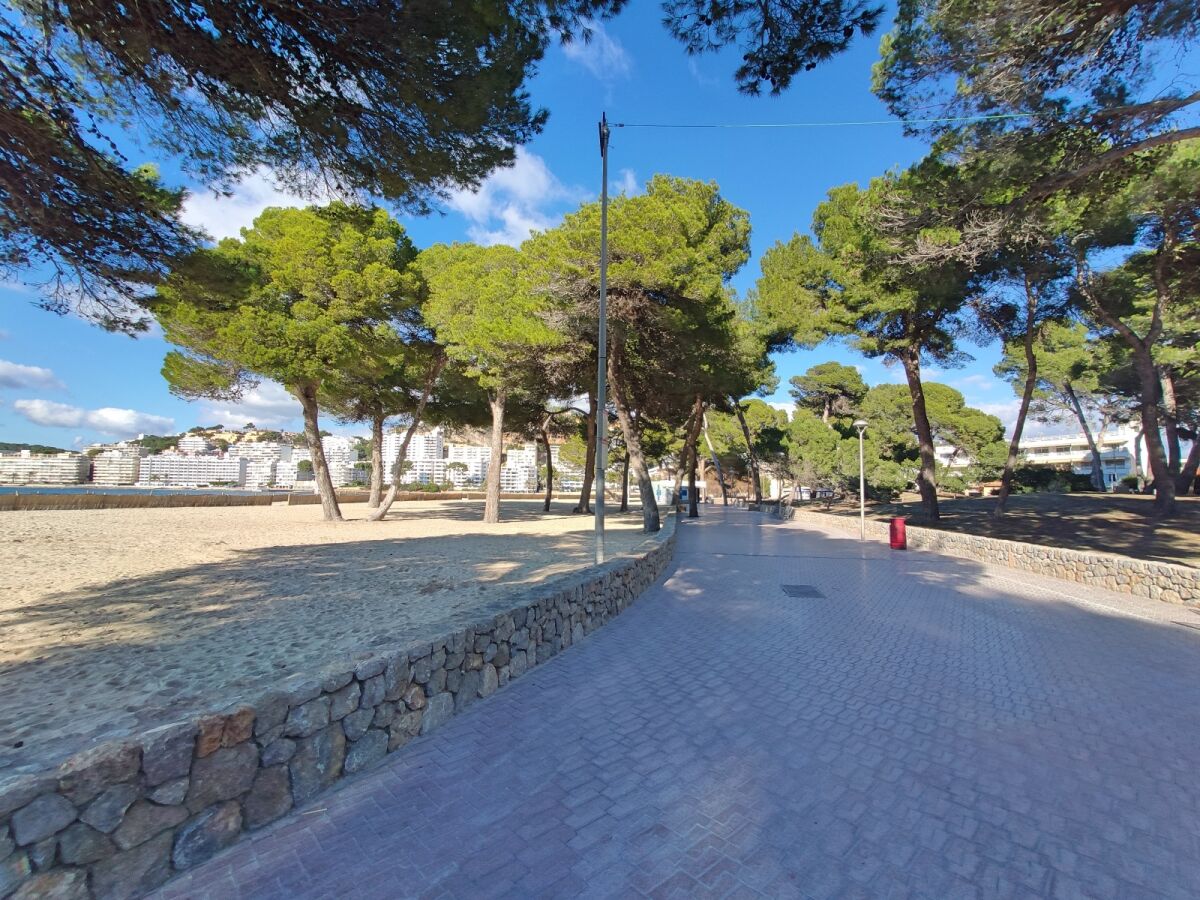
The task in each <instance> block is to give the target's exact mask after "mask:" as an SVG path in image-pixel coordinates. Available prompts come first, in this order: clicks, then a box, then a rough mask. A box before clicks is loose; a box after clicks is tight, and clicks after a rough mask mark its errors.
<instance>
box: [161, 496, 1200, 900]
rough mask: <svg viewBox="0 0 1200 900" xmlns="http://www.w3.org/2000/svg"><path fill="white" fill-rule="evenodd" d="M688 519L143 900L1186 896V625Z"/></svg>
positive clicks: (1193, 873)
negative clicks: (307, 797)
mask: <svg viewBox="0 0 1200 900" xmlns="http://www.w3.org/2000/svg"><path fill="white" fill-rule="evenodd" d="M703 515H704V518H702V519H701V520H700V521H699V522H688V523H686V524H685V525H684V526H683V527H682V528H681V531H680V536H679V545H678V551H677V554H676V561H675V566H674V568H673V569H672V570H670V571H669V573H668V576H667V578H666V580H665V583H663V584H661V585H659V586H657V587H655V588H653V589H652V590H651V591H649V592H648V593H647V594H646V595H645V596H643V597H642V599H641V600H639V601H638V603H637V604H635V605H634V606H633V607H632V608H631V609H630V610H629V611H627V612H626V613H624V614H623V615H621V616H620V617H619V618H618V619H617V620H616V621H615V622H613V623H612V624H610V625H608V626H606V627H605V628H603V629H601V630H600V631H598V632H597V633H596V634H595V635H593V636H592V637H589V638H588V639H587V640H586V641H584V642H583V643H582V644H580V645H578V646H576V647H573V648H572V649H570V650H568V651H567V652H565V653H563V654H562V655H560V656H558V657H556V658H555V659H553V660H551V661H550V662H549V663H547V664H546V665H544V666H540V667H538V668H537V669H536V670H534V671H533V672H531V673H530V674H528V675H526V676H525V677H524V678H521V679H520V680H519V681H517V682H515V683H513V684H512V685H511V686H509V687H508V688H506V689H505V690H503V691H501V692H499V693H498V694H497V695H495V696H494V697H492V698H490V699H489V700H487V701H486V702H482V703H479V704H476V705H475V706H473V707H471V708H470V709H469V710H467V711H466V712H465V713H464V714H462V715H460V716H458V717H456V718H454V719H452V720H451V721H450V722H449V723H448V724H446V725H445V726H443V727H442V728H441V729H440V730H438V731H437V732H435V733H434V734H432V735H430V736H429V737H427V738H423V739H420V740H418V741H416V742H414V743H413V744H411V745H410V746H409V747H408V748H406V750H405V751H402V752H400V753H398V754H396V756H394V757H392V758H391V759H389V760H387V761H386V762H385V763H383V764H382V766H381V767H379V768H377V769H374V770H372V771H370V772H368V773H365V774H364V775H363V776H361V777H359V778H357V779H354V780H351V781H348V782H345V783H344V787H342V788H341V789H340V790H336V791H334V792H333V793H331V794H329V795H327V796H323V797H319V798H318V799H317V802H316V803H315V805H313V806H312V807H310V808H309V809H308V810H307V811H305V812H302V813H300V814H299V815H296V816H294V817H293V818H291V819H289V820H287V821H285V822H282V823H280V824H278V825H277V826H275V827H271V828H268V829H265V830H264V831H263V832H262V833H260V834H259V835H257V836H255V838H253V839H251V840H248V841H246V842H244V843H242V844H240V845H238V846H237V847H235V848H233V849H232V850H231V851H229V852H228V853H226V854H224V855H222V856H219V857H217V858H216V859H214V860H212V861H211V862H209V863H208V864H206V865H204V866H202V867H200V868H199V869H197V870H194V871H193V872H191V873H189V874H188V875H186V876H184V877H183V878H181V879H179V880H177V881H175V882H173V883H172V884H171V885H169V886H168V887H167V888H166V889H165V890H164V891H163V892H162V896H163V897H187V898H214V900H216V898H220V900H226V898H236V897H249V898H286V900H301V898H330V897H347V898H375V897H378V898H400V897H430V898H434V897H438V898H440V897H446V898H451V897H463V898H486V897H514V898H535V897H536V898H541V897H573V896H586V897H641V896H643V895H645V896H648V897H653V898H667V897H680V898H701V897H757V896H768V897H811V898H819V897H837V898H850V897H888V898H892V897H909V896H914V897H915V896H923V897H930V898H951V897H1047V896H1049V897H1059V898H1072V897H1121V898H1141V897H1178V898H1190V897H1196V896H1198V895H1200V704H1198V702H1197V701H1198V700H1200V615H1197V614H1196V613H1195V612H1194V611H1192V610H1188V609H1183V608H1181V607H1172V606H1168V605H1166V604H1152V603H1147V602H1139V601H1137V600H1134V599H1132V598H1129V597H1125V596H1121V597H1118V596H1116V595H1105V594H1104V593H1103V592H1097V591H1088V590H1086V589H1083V588H1080V587H1079V586H1077V585H1073V584H1068V583H1065V582H1055V581H1049V580H1045V579H1038V578H1036V577H1033V576H1028V575H1025V574H1023V573H1019V572H1015V571H1013V570H1007V569H991V568H984V567H982V566H979V565H978V564H975V563H971V562H968V561H965V560H958V559H953V558H949V557H939V556H934V555H931V554H922V553H893V552H892V551H889V550H888V549H887V548H886V546H880V545H878V544H870V545H866V546H863V545H860V544H859V542H858V541H857V540H853V539H847V538H846V537H845V536H842V535H832V534H823V533H821V532H819V531H816V530H812V527H811V526H802V525H800V524H786V525H781V524H779V523H776V522H772V520H770V519H760V518H759V516H758V515H757V514H753V513H747V512H743V511H735V510H731V511H724V510H722V509H721V508H720V507H716V508H714V507H706V508H704V509H703ZM784 585H790V586H800V589H799V590H793V591H792V593H799V594H804V593H816V594H819V596H807V597H806V596H795V597H793V596H789V595H788V594H787V593H785V592H784V590H783V589H782V586H784ZM806 588H811V589H815V590H806ZM1180 623H1182V624H1180Z"/></svg>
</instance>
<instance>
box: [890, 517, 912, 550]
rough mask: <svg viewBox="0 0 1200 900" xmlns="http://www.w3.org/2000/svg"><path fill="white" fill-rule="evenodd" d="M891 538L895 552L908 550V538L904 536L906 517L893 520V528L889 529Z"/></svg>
mask: <svg viewBox="0 0 1200 900" xmlns="http://www.w3.org/2000/svg"><path fill="white" fill-rule="evenodd" d="M889 532H890V536H891V544H892V549H893V550H907V549H908V538H907V537H906V536H905V534H904V517H903V516H895V517H893V518H892V524H891V528H890V529H889Z"/></svg>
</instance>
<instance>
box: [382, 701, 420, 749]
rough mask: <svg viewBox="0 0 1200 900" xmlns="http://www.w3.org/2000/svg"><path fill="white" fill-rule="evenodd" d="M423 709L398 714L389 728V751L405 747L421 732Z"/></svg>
mask: <svg viewBox="0 0 1200 900" xmlns="http://www.w3.org/2000/svg"><path fill="white" fill-rule="evenodd" d="M422 715H423V713H422V712H421V710H419V709H418V710H414V711H413V712H409V713H405V714H404V715H401V716H396V718H394V719H393V720H392V724H391V726H390V727H389V728H388V752H389V753H391V752H392V751H393V750H396V749H397V748H399V747H403V746H404V745H405V744H407V743H408V742H409V741H411V740H412V739H413V738H415V737H416V736H417V735H418V734H420V733H421V716H422Z"/></svg>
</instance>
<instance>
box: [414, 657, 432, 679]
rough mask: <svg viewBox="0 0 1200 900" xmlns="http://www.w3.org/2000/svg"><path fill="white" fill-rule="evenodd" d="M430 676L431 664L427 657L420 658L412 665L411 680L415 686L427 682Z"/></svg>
mask: <svg viewBox="0 0 1200 900" xmlns="http://www.w3.org/2000/svg"><path fill="white" fill-rule="evenodd" d="M431 674H433V664H432V661H431V660H430V658H429V657H428V656H422V657H421V658H420V659H418V660H417V661H416V662H414V663H413V667H412V680H413V681H415V682H416V683H417V684H424V683H425V682H427V681H428V680H429V676H430V675H431Z"/></svg>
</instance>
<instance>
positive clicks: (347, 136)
mask: <svg viewBox="0 0 1200 900" xmlns="http://www.w3.org/2000/svg"><path fill="white" fill-rule="evenodd" d="M621 5H622V3H621V0H569V2H559V0H544V2H517V3H507V2H498V0H483V2H478V3H456V4H446V3H442V4H433V5H421V4H417V5H413V4H394V3H383V4H379V3H369V2H362V0H313V2H307V3H305V5H304V8H303V11H302V14H299V13H298V12H297V10H295V9H293V8H292V5H291V4H286V3H285V4H265V5H264V4H262V3H259V2H256V0H198V2H184V0H164V2H160V3H156V4H155V5H154V7H153V10H152V11H147V10H146V9H145V8H143V7H140V6H138V5H136V4H133V5H131V4H123V3H75V2H69V0H50V2H44V3H42V2H39V3H32V2H19V3H16V4H14V7H13V8H12V9H11V10H9V11H8V12H7V13H6V15H5V16H4V19H3V21H2V22H0V60H2V62H0V74H2V75H3V79H2V81H3V90H4V103H3V104H2V106H3V109H4V110H5V112H4V114H3V127H0V155H3V157H4V159H5V160H6V166H7V167H8V171H7V174H6V177H5V179H4V181H5V191H4V194H3V200H2V202H0V223H2V224H3V228H0V263H2V264H3V267H4V274H5V275H8V274H10V273H11V271H12V270H13V269H15V268H27V267H29V266H38V265H39V264H41V263H48V264H49V265H50V267H51V268H52V270H53V271H55V272H56V274H57V275H58V276H59V280H58V281H57V282H56V286H57V288H58V290H53V289H52V293H51V294H50V295H49V296H48V298H47V303H48V305H51V306H53V307H55V308H60V309H65V308H66V306H67V305H68V304H69V302H70V296H69V292H68V290H67V288H68V287H69V286H71V285H74V284H81V285H82V287H83V291H84V295H85V297H87V298H90V299H91V300H92V301H94V303H95V304H96V305H97V308H96V309H95V310H94V311H91V312H92V315H93V317H94V318H96V319H97V320H99V321H100V322H101V323H102V324H105V325H106V326H108V327H114V328H121V329H125V330H134V329H136V328H138V327H139V324H140V318H139V316H138V315H137V313H136V312H132V311H131V310H129V308H128V307H127V306H125V305H124V304H123V303H122V302H121V301H122V300H129V299H133V300H140V299H143V298H144V291H145V286H146V285H148V284H154V283H156V282H157V281H158V280H160V279H161V278H162V277H163V276H164V275H165V274H166V272H167V271H168V270H169V269H173V268H175V263H176V261H177V260H178V259H179V258H180V257H181V256H183V255H184V254H186V253H187V252H188V251H189V250H191V249H194V247H195V246H196V236H195V235H194V234H192V233H191V232H190V231H189V230H187V229H185V228H184V227H182V225H180V223H179V221H178V218H177V217H176V212H177V210H178V208H179V205H180V201H181V199H182V193H181V192H168V191H165V190H164V189H163V188H162V187H160V186H159V184H158V181H157V178H156V177H155V176H154V174H153V173H152V172H150V173H148V172H146V171H145V170H140V169H134V168H131V167H130V166H129V164H128V163H127V161H126V160H125V159H124V158H122V157H120V156H119V155H118V154H117V153H116V151H115V149H114V148H116V147H117V146H118V143H119V141H117V140H114V138H118V137H119V136H120V134H121V133H137V134H139V135H143V136H146V137H147V139H148V140H149V141H150V142H151V143H152V145H153V146H154V147H155V148H156V149H157V150H158V151H159V152H161V153H162V154H163V155H164V156H165V157H167V158H169V159H171V160H172V162H173V164H174V165H176V166H178V167H179V168H180V169H181V170H182V171H183V172H184V173H185V174H186V175H187V176H189V177H190V178H191V179H192V180H195V181H198V182H200V183H201V184H203V185H204V186H205V188H211V189H218V190H222V189H228V188H230V187H231V186H232V184H233V183H234V182H236V181H237V180H238V178H239V177H240V176H242V175H244V174H245V173H247V172H252V171H254V170H255V169H256V168H257V167H260V166H265V167H267V168H268V169H269V170H270V171H271V172H272V173H274V174H275V176H276V177H278V178H280V179H282V181H283V182H284V184H286V185H287V186H288V187H289V188H291V189H293V190H295V191H297V192H299V193H310V192H312V191H314V190H315V189H318V188H319V187H322V186H324V185H333V186H335V187H336V188H337V189H339V190H340V191H341V192H343V193H360V194H363V195H371V196H379V197H383V198H385V199H387V200H389V201H393V202H396V203H399V204H401V205H403V206H406V207H409V208H411V209H413V210H416V211H422V210H425V209H426V208H427V206H428V203H427V201H428V200H429V199H430V195H431V194H432V195H437V194H441V193H444V192H445V191H447V190H448V189H450V188H452V187H471V186H474V185H476V184H478V183H479V182H480V180H482V179H483V178H484V177H485V176H486V175H487V174H488V173H489V172H490V171H492V170H493V169H494V168H495V167H496V166H499V165H504V164H507V163H510V162H511V161H512V160H513V158H514V152H515V150H514V148H516V147H517V146H519V145H521V144H524V143H525V142H527V141H528V140H529V139H530V138H531V137H532V136H533V135H534V134H536V133H537V132H538V131H539V130H540V129H541V127H542V124H543V123H544V122H545V119H546V113H545V111H544V110H537V109H535V108H534V107H533V106H532V105H531V103H530V100H529V97H528V95H527V93H526V92H525V91H524V90H523V88H522V85H523V83H524V81H525V78H526V77H527V76H528V75H529V74H530V73H531V72H532V71H533V68H534V66H535V65H536V63H537V61H538V59H539V58H540V57H541V56H542V54H543V53H544V51H545V49H546V47H547V46H548V44H549V42H550V40H551V39H552V36H553V35H555V34H559V33H565V34H568V35H570V34H573V33H574V34H577V33H578V32H579V31H580V30H581V29H582V27H583V23H584V22H585V21H586V20H587V19H588V18H589V17H591V16H595V15H606V14H609V13H612V12H614V11H616V10H617V9H618V8H620V6H621ZM114 298H115V301H116V302H114ZM85 311H88V310H85ZM141 327H144V324H141Z"/></svg>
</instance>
